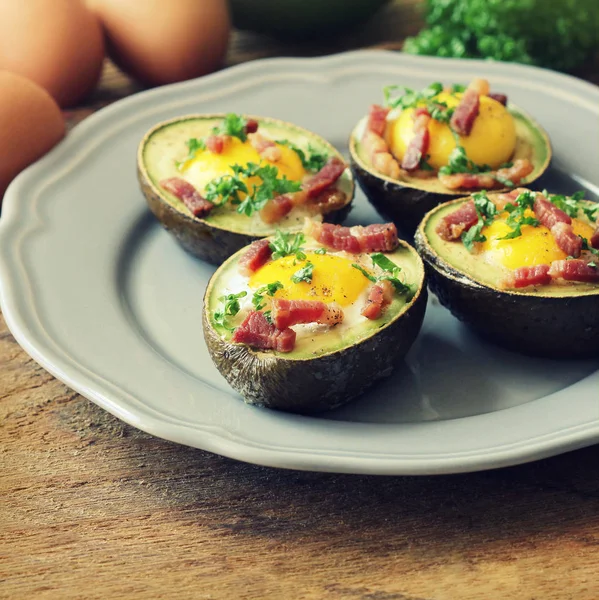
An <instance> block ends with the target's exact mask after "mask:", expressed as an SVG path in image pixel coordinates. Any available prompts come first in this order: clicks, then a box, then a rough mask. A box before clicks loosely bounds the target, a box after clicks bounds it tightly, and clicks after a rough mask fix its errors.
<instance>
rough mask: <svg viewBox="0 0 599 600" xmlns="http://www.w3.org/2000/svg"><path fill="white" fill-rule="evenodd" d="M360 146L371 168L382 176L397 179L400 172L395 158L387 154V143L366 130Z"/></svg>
mask: <svg viewBox="0 0 599 600" xmlns="http://www.w3.org/2000/svg"><path fill="white" fill-rule="evenodd" d="M362 146H363V147H364V151H365V152H366V154H367V156H368V158H369V159H370V162H371V163H372V166H373V167H374V168H375V169H376V170H377V171H378V172H379V173H381V174H382V175H386V176H387V177H392V178H393V179H398V178H399V176H400V174H401V170H400V168H399V164H398V163H397V161H396V160H395V158H394V157H393V156H392V155H391V153H390V152H389V146H388V145H387V142H386V141H385V140H384V139H383V138H382V137H381V136H380V135H377V134H376V133H374V132H373V131H370V130H369V129H366V131H364V135H363V136H362Z"/></svg>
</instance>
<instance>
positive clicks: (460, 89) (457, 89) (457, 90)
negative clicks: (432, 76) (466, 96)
mask: <svg viewBox="0 0 599 600" xmlns="http://www.w3.org/2000/svg"><path fill="white" fill-rule="evenodd" d="M465 91H466V86H465V85H462V84H461V83H454V84H453V85H452V86H451V93H452V94H462V93H464V92H465Z"/></svg>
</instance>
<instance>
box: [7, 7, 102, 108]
mask: <svg viewBox="0 0 599 600" xmlns="http://www.w3.org/2000/svg"><path fill="white" fill-rule="evenodd" d="M103 59H104V39H103V36H102V30H101V27H100V24H99V23H98V20H97V18H96V17H95V15H94V14H93V13H92V12H91V11H90V10H88V8H87V7H86V6H85V4H84V3H83V1H82V0H21V1H17V0H2V1H0V69H6V70H7V71H13V72H14V73H19V74H20V75H24V76H25V77H28V78H29V79H31V80H33V81H35V82H36V83H38V84H39V85H41V86H42V87H44V88H45V89H47V90H48V91H49V92H50V94H51V95H52V96H54V98H55V99H56V101H57V102H58V103H59V104H60V105H61V106H72V105H74V104H76V103H77V102H79V101H80V100H81V99H82V98H83V97H84V96H85V95H86V94H88V93H89V92H90V91H91V90H92V89H93V87H94V86H95V85H96V83H97V82H98V79H99V77H100V73H101V70H102V61H103Z"/></svg>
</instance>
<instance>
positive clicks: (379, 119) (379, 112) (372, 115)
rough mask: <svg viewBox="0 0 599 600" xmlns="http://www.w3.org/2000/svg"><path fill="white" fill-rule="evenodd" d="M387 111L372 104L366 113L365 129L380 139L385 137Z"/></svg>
mask: <svg viewBox="0 0 599 600" xmlns="http://www.w3.org/2000/svg"><path fill="white" fill-rule="evenodd" d="M388 114H389V109H388V108H384V107H383V106H379V105H378V104H373V105H372V106H371V107H370V111H369V112H368V123H367V125H366V127H367V128H368V130H369V131H372V132H373V133H376V135H378V136H380V137H381V138H383V137H385V129H386V127H387V115H388Z"/></svg>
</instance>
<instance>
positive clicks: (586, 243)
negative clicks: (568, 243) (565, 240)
mask: <svg viewBox="0 0 599 600" xmlns="http://www.w3.org/2000/svg"><path fill="white" fill-rule="evenodd" d="M578 237H579V238H580V239H581V240H582V249H583V250H588V251H589V252H590V253H591V254H594V255H595V256H599V250H597V248H593V246H591V245H590V244H589V240H587V239H586V238H585V237H582V236H581V235H579V236H578Z"/></svg>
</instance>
